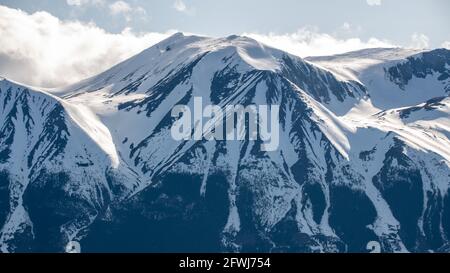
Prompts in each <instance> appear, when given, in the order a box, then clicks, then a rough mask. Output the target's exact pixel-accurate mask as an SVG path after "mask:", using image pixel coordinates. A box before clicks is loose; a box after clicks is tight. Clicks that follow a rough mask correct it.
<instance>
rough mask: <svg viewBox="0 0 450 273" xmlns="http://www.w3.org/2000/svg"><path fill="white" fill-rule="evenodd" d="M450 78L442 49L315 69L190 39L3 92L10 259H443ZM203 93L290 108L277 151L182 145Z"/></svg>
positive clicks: (2, 196)
mask: <svg viewBox="0 0 450 273" xmlns="http://www.w3.org/2000/svg"><path fill="white" fill-rule="evenodd" d="M449 67H450V54H449V51H448V50H444V49H442V50H434V51H428V52H417V51H415V52H412V51H407V50H402V49H372V50H364V51H359V52H352V53H348V54H343V55H337V56H330V57H318V58H311V59H308V60H303V59H301V58H299V57H296V56H292V55H289V54H287V53H285V52H282V51H280V50H277V49H273V48H269V47H267V46H265V45H262V44H260V43H258V42H257V41H255V40H252V39H249V38H246V37H239V36H230V37H227V38H221V39H211V38H205V37H196V36H184V35H183V34H175V35H174V36H172V37H170V38H168V39H166V40H164V41H162V42H161V43H159V44H157V45H155V46H153V47H151V48H149V49H147V50H145V51H143V52H142V53H140V54H138V55H136V56H134V57H132V58H131V59H129V60H127V61H125V62H123V63H121V64H118V65H116V66H115V67H113V68H111V69H110V70H108V71H105V72H104V73H102V74H99V75H97V76H95V77H93V78H90V79H87V80H84V81H82V82H80V83H77V84H74V85H71V86H68V87H65V88H61V89H58V90H52V92H51V93H48V92H44V91H41V90H39V89H36V88H31V87H26V86H23V85H20V84H17V83H14V82H11V81H8V80H2V81H1V82H0V121H1V122H0V124H1V126H0V228H1V229H0V250H1V251H3V252H32V251H36V252H63V251H64V249H65V246H66V245H67V243H68V242H69V241H78V242H80V244H81V250H82V251H83V252H222V251H225V252H230V251H231V252H367V251H368V250H367V249H366V247H367V244H368V243H369V242H371V241H375V242H378V243H379V244H380V246H381V249H382V251H385V252H407V251H410V252H427V251H445V250H446V249H448V248H449V244H448V238H449V236H450V198H449V182H450V168H449V166H450V149H448V148H449V147H450V140H449V136H450V99H449V97H448V92H449V88H448V86H449V77H448V75H450V74H449V73H450V70H449ZM446 75H447V76H446ZM199 97H201V98H202V101H203V104H204V106H206V105H210V104H213V105H218V106H219V107H221V108H222V109H225V107H226V106H229V105H243V106H249V105H279V107H280V113H279V119H278V122H279V124H280V131H279V139H280V142H279V146H278V148H277V149H276V150H275V151H265V150H263V149H261V140H260V139H257V140H248V139H245V140H239V141H237V140H236V141H225V140H211V141H208V140H206V139H203V140H182V141H176V140H175V139H174V138H173V137H172V135H171V128H172V126H173V124H174V123H175V122H176V118H173V117H172V116H171V110H172V108H173V107H174V106H175V105H186V106H188V107H190V108H191V109H193V108H194V107H193V106H194V100H195V98H199ZM259 126H261V124H259Z"/></svg>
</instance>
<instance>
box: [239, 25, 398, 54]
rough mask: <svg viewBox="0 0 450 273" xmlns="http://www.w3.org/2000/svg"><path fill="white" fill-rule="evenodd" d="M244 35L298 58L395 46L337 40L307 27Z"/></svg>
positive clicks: (377, 41) (352, 40)
mask: <svg viewBox="0 0 450 273" xmlns="http://www.w3.org/2000/svg"><path fill="white" fill-rule="evenodd" d="M244 35H246V36H248V37H251V38H253V39H256V40H258V41H261V42H263V43H265V44H267V45H269V46H272V47H276V48H279V49H283V50H285V51H287V52H289V53H291V54H294V55H297V56H300V57H307V56H321V55H333V54H339V53H345V52H349V51H353V50H359V49H363V48H374V47H393V46H395V45H394V44H392V43H391V42H389V41H384V40H379V39H377V38H370V39H369V40H367V41H363V40H361V39H360V38H349V39H339V38H336V37H335V36H333V35H330V34H327V33H321V32H319V31H317V30H316V29H314V28H308V27H307V28H301V29H299V30H298V31H297V32H295V33H287V34H281V35H280V34H275V33H269V34H258V33H245V34H244Z"/></svg>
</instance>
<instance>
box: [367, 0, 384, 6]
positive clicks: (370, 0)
mask: <svg viewBox="0 0 450 273" xmlns="http://www.w3.org/2000/svg"><path fill="white" fill-rule="evenodd" d="M366 2H367V5H369V6H380V5H381V0H366Z"/></svg>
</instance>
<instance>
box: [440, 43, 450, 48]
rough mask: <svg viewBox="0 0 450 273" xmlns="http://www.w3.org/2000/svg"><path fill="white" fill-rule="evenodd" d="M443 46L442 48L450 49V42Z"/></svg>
mask: <svg viewBox="0 0 450 273" xmlns="http://www.w3.org/2000/svg"><path fill="white" fill-rule="evenodd" d="M441 46H442V47H443V48H447V49H450V41H445V42H443V43H442V45H441Z"/></svg>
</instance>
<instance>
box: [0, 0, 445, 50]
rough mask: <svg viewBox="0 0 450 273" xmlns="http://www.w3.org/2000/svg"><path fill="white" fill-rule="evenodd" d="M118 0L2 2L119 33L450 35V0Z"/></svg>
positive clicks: (437, 38) (399, 38)
mask: <svg viewBox="0 0 450 273" xmlns="http://www.w3.org/2000/svg"><path fill="white" fill-rule="evenodd" d="M114 2H117V1H115V0H111V1H110V0H67V1H66V0H41V1H35V0H1V1H0V3H2V4H4V5H6V6H9V7H13V8H20V9H22V10H24V11H27V12H29V13H33V12H36V11H40V10H44V11H48V12H49V13H51V14H53V15H55V16H57V17H58V18H60V19H70V20H80V21H84V22H91V21H92V22H95V23H96V24H97V25H98V26H100V27H102V28H104V29H105V30H107V31H109V32H116V33H117V32H121V31H122V30H123V28H125V27H131V28H132V29H133V30H135V31H138V32H139V31H146V32H147V31H152V32H153V31H156V32H165V31H167V30H170V29H177V30H180V31H186V32H192V33H199V34H204V35H209V36H227V35H229V34H240V33H244V32H245V33H248V32H252V33H253V32H257V33H268V32H275V33H291V32H295V31H296V30H297V29H299V28H302V27H305V26H313V27H317V28H318V29H319V30H320V31H321V32H325V33H333V32H336V31H338V30H339V28H340V27H342V26H343V25H344V24H349V25H350V26H352V27H353V29H352V30H353V33H341V35H342V36H345V35H347V36H351V35H356V34H357V35H358V37H360V38H362V39H369V38H370V37H378V38H380V39H388V40H391V41H393V42H396V43H398V44H401V45H407V44H408V43H409V42H410V39H411V35H413V33H422V34H424V35H426V36H427V37H428V38H429V39H430V46H432V47H437V46H439V45H441V44H442V43H443V42H444V41H448V40H450V28H449V26H450V16H449V12H450V1H448V0H344V1H335V0H314V1H311V0H309V1H301V0H280V1H274V0H226V1H217V0H183V1H180V0H178V1H175V0H125V1H123V2H125V3H126V4H127V5H129V7H130V9H131V10H129V11H124V12H123V13H121V12H117V13H113V12H111V10H110V9H109V8H108V7H109V6H110V5H112V4H113V3H114ZM68 3H69V4H68ZM177 3H178V5H177ZM183 7H184V9H183ZM177 8H178V9H177ZM127 16H128V19H127Z"/></svg>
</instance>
